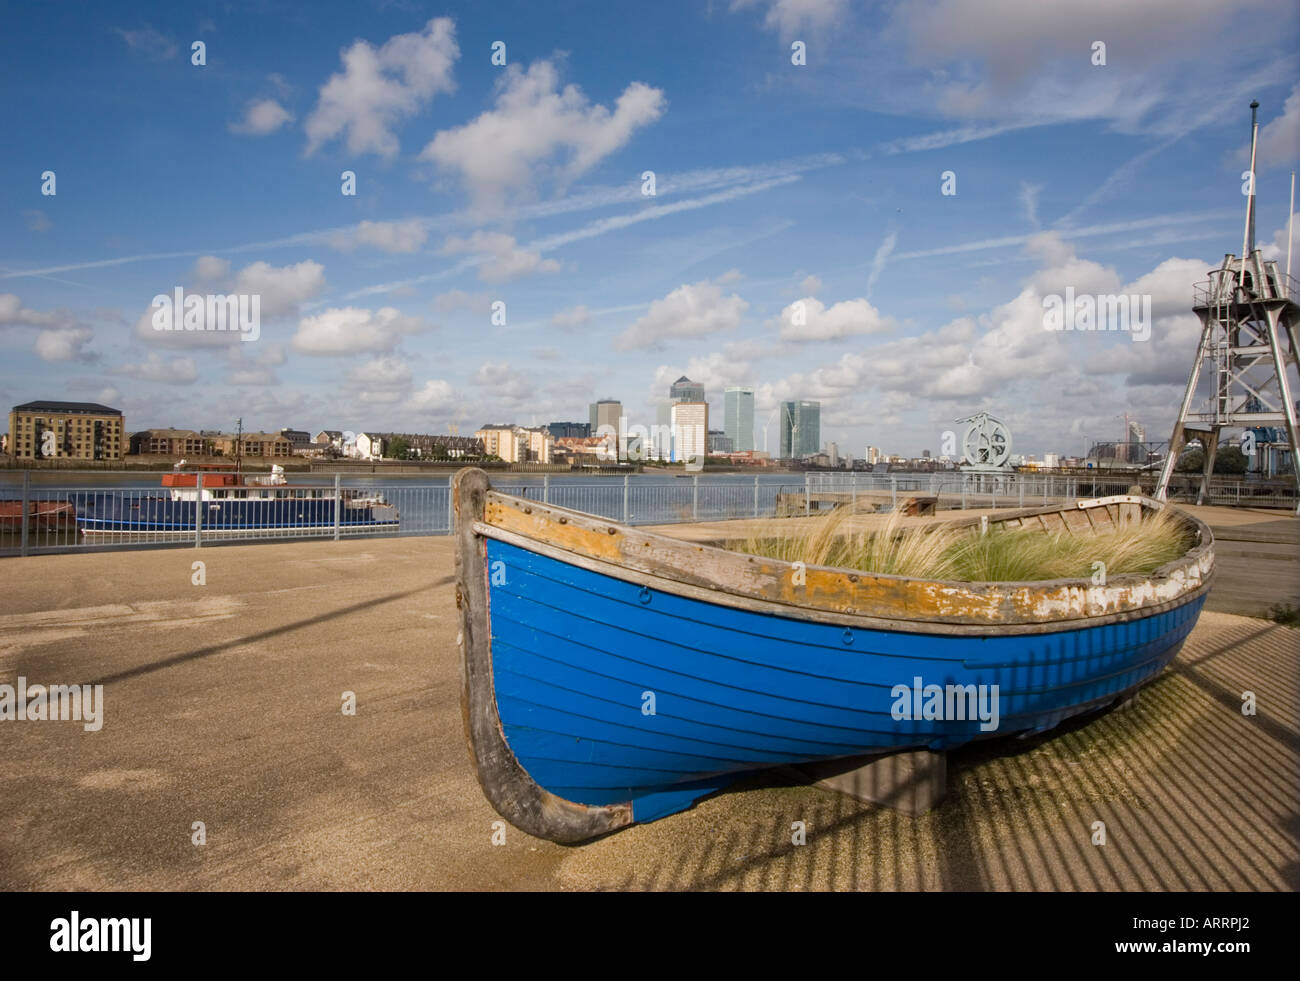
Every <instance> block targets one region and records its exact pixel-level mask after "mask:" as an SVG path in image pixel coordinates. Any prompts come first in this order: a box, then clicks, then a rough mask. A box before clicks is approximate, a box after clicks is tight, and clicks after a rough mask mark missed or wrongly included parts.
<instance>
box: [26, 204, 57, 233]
mask: <svg viewBox="0 0 1300 981" xmlns="http://www.w3.org/2000/svg"><path fill="white" fill-rule="evenodd" d="M23 220H24V221H25V222H27V230H28V231H29V232H48V231H49V230H50V229H51V228H53V227H54V223H53V222H52V221H50V218H49V215H47V214H46V213H45V212H44V211H41V210H40V209H39V208H32V209H30V210H28V211H24V212H23Z"/></svg>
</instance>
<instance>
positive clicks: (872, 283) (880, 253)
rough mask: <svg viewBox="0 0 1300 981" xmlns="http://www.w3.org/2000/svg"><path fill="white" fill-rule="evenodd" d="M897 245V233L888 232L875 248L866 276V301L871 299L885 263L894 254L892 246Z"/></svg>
mask: <svg viewBox="0 0 1300 981" xmlns="http://www.w3.org/2000/svg"><path fill="white" fill-rule="evenodd" d="M897 244H898V232H890V233H889V234H888V235H886V236H885V240H884V241H883V242H881V243H880V245H879V247H877V249H876V254H875V256H873V257H872V259H871V272H870V274H869V275H868V276H867V299H871V293H872V291H873V290H874V289H875V288H876V281H877V280H879V279H880V274H881V273H883V272H884V271H885V263H886V262H888V261H889V257H890V256H891V255H893V254H894V246H895V245H897Z"/></svg>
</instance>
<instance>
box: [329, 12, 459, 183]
mask: <svg viewBox="0 0 1300 981" xmlns="http://www.w3.org/2000/svg"><path fill="white" fill-rule="evenodd" d="M458 57H460V49H459V48H458V47H457V46H456V38H455V26H454V24H453V23H452V21H451V20H450V18H447V17H438V18H434V19H433V20H430V21H429V22H428V23H427V24H426V25H425V26H424V30H423V31H422V32H420V33H418V34H416V33H411V34H398V35H395V36H393V37H391V38H389V39H388V41H386V42H385V43H384V45H383V47H381V48H379V49H375V48H374V47H373V46H372V45H371V44H369V43H368V42H366V41H362V40H357V41H354V42H353V44H352V46H351V47H350V48H348V49H347V50H345V51H343V52H342V59H343V71H342V72H340V73H336V74H334V75H331V76H330V78H329V81H327V82H326V83H325V84H324V85H322V86H321V89H320V98H319V100H318V101H317V103H316V108H315V109H313V110H312V113H311V115H310V116H308V117H307V123H306V130H307V153H308V154H311V153H313V152H315V151H316V150H317V149H318V148H319V147H320V146H321V145H322V144H324V143H326V142H328V141H330V140H332V139H334V138H336V137H338V136H340V135H341V134H345V133H346V138H347V147H348V152H350V153H353V154H361V153H377V154H379V155H380V156H384V157H391V156H394V155H395V154H396V153H397V151H398V149H399V144H398V140H397V136H396V134H395V133H394V132H393V130H394V129H395V127H396V126H397V124H398V123H399V122H401V121H402V120H403V119H406V118H408V117H410V116H413V115H415V114H416V113H417V112H419V111H420V110H421V109H422V108H423V107H424V106H425V104H427V103H428V102H429V101H430V100H431V99H432V98H433V97H434V96H435V95H437V94H438V93H440V92H451V91H453V90H454V89H455V82H454V81H453V79H452V66H453V65H454V64H455V62H456V59H457V58H458Z"/></svg>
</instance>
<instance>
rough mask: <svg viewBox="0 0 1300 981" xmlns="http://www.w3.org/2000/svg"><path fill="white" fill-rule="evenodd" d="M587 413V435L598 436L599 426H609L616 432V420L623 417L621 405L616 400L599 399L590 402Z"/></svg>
mask: <svg viewBox="0 0 1300 981" xmlns="http://www.w3.org/2000/svg"><path fill="white" fill-rule="evenodd" d="M588 412H589V415H590V418H589V419H588V420H587V421H588V424H589V426H590V428H591V432H590V433H589V434H588V435H591V436H599V435H600V427H601V426H609V427H610V428H611V429H613V430H614V432H618V420H619V417H620V416H622V415H623V403H622V402H620V401H619V400H618V399H601V400H600V401H598V402H592V403H591V405H590V407H589V409H588Z"/></svg>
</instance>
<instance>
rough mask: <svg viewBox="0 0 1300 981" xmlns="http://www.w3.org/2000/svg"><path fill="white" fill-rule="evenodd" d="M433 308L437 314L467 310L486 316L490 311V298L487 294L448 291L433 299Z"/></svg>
mask: <svg viewBox="0 0 1300 981" xmlns="http://www.w3.org/2000/svg"><path fill="white" fill-rule="evenodd" d="M433 308H434V309H435V310H437V311H438V312H439V313H451V312H452V311H455V310H468V311H469V312H470V313H474V314H482V315H483V316H485V317H486V316H487V315H488V313H489V312H491V309H492V297H490V296H489V295H488V294H487V293H466V292H465V291H464V290H450V291H448V292H446V293H439V294H438V295H437V296H435V297H434V298H433Z"/></svg>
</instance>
